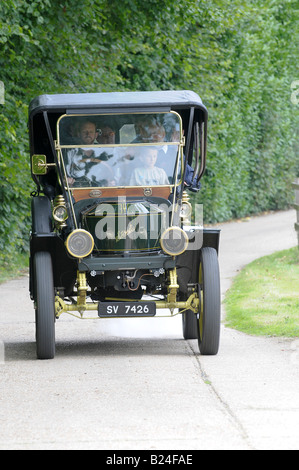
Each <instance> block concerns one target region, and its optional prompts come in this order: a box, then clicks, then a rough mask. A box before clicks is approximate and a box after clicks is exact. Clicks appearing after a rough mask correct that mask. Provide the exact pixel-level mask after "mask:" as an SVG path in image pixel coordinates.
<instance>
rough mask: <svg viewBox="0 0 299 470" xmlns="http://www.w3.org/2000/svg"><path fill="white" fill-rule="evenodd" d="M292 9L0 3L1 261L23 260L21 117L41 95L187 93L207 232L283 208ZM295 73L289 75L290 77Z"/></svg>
mask: <svg viewBox="0 0 299 470" xmlns="http://www.w3.org/2000/svg"><path fill="white" fill-rule="evenodd" d="M298 17H299V15H298V5H297V0H284V2H283V3H282V2H280V1H278V0H261V1H259V2H258V1H257V0H250V1H248V0H246V1H245V0H232V1H231V2H229V4H227V2H224V0H205V1H202V2H199V1H198V0H180V1H178V0H147V1H146V2H144V1H141V0H122V1H121V2H119V1H118V0H110V1H108V0H80V1H79V0H64V1H63V2H62V1H61V0H59V1H58V0H31V1H29V0H6V1H5V2H1V3H0V80H1V81H2V82H3V83H4V86H5V103H4V105H1V104H0V123H1V137H0V207H1V222H0V261H1V259H2V258H4V257H7V256H9V255H10V254H12V253H13V251H14V250H15V249H17V250H19V251H20V250H26V248H27V243H28V233H29V226H30V224H29V218H30V214H29V213H30V211H29V199H30V198H29V194H30V192H31V191H32V189H34V187H33V183H32V181H31V179H30V174H29V158H28V133H27V126H26V122H27V109H28V104H29V102H30V100H31V99H32V98H34V97H35V96H36V95H39V94H42V93H61V92H95V91H115V90H157V89H181V88H182V89H192V90H194V91H196V92H198V93H199V95H200V96H201V97H202V99H203V101H204V102H205V104H206V105H207V107H208V110H209V116H210V119H209V142H208V143H209V147H208V150H209V151H208V165H207V172H206V175H205V177H204V179H203V189H202V191H201V193H200V194H199V195H196V196H193V198H194V201H197V202H202V203H203V204H204V217H205V220H206V221H207V222H211V221H220V220H224V219H228V218H232V217H238V216H244V215H246V214H249V213H252V212H257V211H262V210H268V209H281V208H284V207H286V206H287V205H288V204H289V203H290V202H291V201H292V191H291V188H290V183H291V182H292V180H293V178H294V176H296V174H297V175H299V164H298V160H299V159H298V124H299V113H298V106H297V107H296V106H295V105H294V104H292V103H291V100H290V96H291V83H292V82H293V81H294V80H296V79H299V77H298V71H297V65H296V57H297V51H298V39H299V28H298ZM296 74H297V75H296Z"/></svg>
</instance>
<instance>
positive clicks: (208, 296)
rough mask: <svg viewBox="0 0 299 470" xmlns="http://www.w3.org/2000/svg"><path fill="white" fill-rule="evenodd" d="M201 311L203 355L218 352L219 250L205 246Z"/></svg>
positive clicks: (201, 270) (200, 280) (200, 336)
mask: <svg viewBox="0 0 299 470" xmlns="http://www.w3.org/2000/svg"><path fill="white" fill-rule="evenodd" d="M199 284H200V286H201V311H200V313H199V314H198V315H197V316H198V320H197V331H198V346H199V350H200V353H201V354H203V355H215V354H217V353H218V349H219V340H220V319H221V295H220V275H219V264H218V256H217V252H216V250H215V249H214V248H209V247H207V248H203V249H202V250H201V260H200V269H199Z"/></svg>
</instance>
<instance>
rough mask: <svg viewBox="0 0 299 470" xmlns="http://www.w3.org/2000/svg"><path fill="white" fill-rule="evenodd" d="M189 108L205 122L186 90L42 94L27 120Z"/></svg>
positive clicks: (197, 103)
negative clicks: (53, 115) (49, 114)
mask: <svg viewBox="0 0 299 470" xmlns="http://www.w3.org/2000/svg"><path fill="white" fill-rule="evenodd" d="M192 107H193V108H197V109H200V110H201V111H202V112H203V114H204V116H205V119H206V118H207V109H206V107H205V106H204V105H203V103H202V101H201V98H200V97H199V96H198V95H197V94H196V93H194V92H193V91H190V90H169V91H133V92H112V93H74V94H73V93H67V94H53V95H50V94H46V95H40V96H38V97H36V98H34V99H33V100H32V101H31V103H30V106H29V119H32V118H33V116H34V115H36V114H37V113H41V112H43V111H48V112H59V113H62V114H63V113H66V114H76V113H78V114H81V113H108V112H110V113H111V112H117V111H119V112H131V111H136V112H142V111H154V110H156V111H170V110H180V109H190V108H192Z"/></svg>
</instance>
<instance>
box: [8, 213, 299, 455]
mask: <svg viewBox="0 0 299 470" xmlns="http://www.w3.org/2000/svg"><path fill="white" fill-rule="evenodd" d="M294 221H295V211H292V210H291V211H287V212H281V213H277V214H270V215H266V216H263V217H255V218H251V219H250V220H249V221H243V222H242V221H241V222H233V223H227V224H223V225H221V226H220V228H221V229H222V233H221V255H220V262H221V279H222V292H223V294H224V293H225V291H226V289H227V288H228V287H229V285H230V283H231V280H232V278H233V276H234V275H235V274H236V272H237V271H238V270H239V269H241V268H242V267H243V266H244V265H246V264H247V263H248V262H250V261H251V260H253V259H255V258H258V257H260V256H262V255H265V254H268V253H272V252H274V251H277V250H280V249H284V248H288V247H292V246H295V245H296V236H295V232H294V230H293V226H294ZM0 298H1V307H0V312H1V313H0V449H106V450H113V449H116V450H117V449H122V450H124V449H130V450H131V449H134V450H138V449H148V450H152V451H154V450H155V449H158V450H163V449H164V450H187V449H191V450H192V449H244V450H245V449H299V437H298V427H299V393H298V390H299V340H284V339H280V338H256V337H251V336H247V335H244V334H242V333H239V332H237V331H233V330H230V329H227V328H225V327H222V335H221V347H220V352H219V354H218V355H217V356H211V357H203V356H200V355H199V354H198V352H197V351H198V350H197V342H196V341H195V340H192V341H184V340H183V339H182V333H181V319H180V317H175V318H173V319H145V320H144V319H142V320H141V319H132V320H130V321H126V322H124V321H119V320H118V321H114V322H112V321H111V320H107V321H106V320H91V321H81V320H77V319H73V318H72V317H68V316H65V317H62V318H61V319H60V320H59V321H58V322H57V323H56V337H57V354H56V358H55V359H54V360H52V361H37V360H36V359H35V344H34V313H33V308H32V303H31V301H30V299H29V297H28V278H26V277H25V278H24V277H23V278H21V279H17V280H14V281H11V282H8V283H5V284H2V285H1V286H0ZM223 315H224V312H223Z"/></svg>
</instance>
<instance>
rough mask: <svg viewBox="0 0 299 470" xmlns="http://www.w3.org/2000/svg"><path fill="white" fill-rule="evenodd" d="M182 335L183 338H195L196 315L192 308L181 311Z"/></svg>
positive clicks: (196, 336) (196, 332)
mask: <svg viewBox="0 0 299 470" xmlns="http://www.w3.org/2000/svg"><path fill="white" fill-rule="evenodd" d="M182 325H183V337H184V339H197V338H198V330H197V317H196V313H194V312H193V311H192V310H187V311H186V312H184V313H182Z"/></svg>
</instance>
